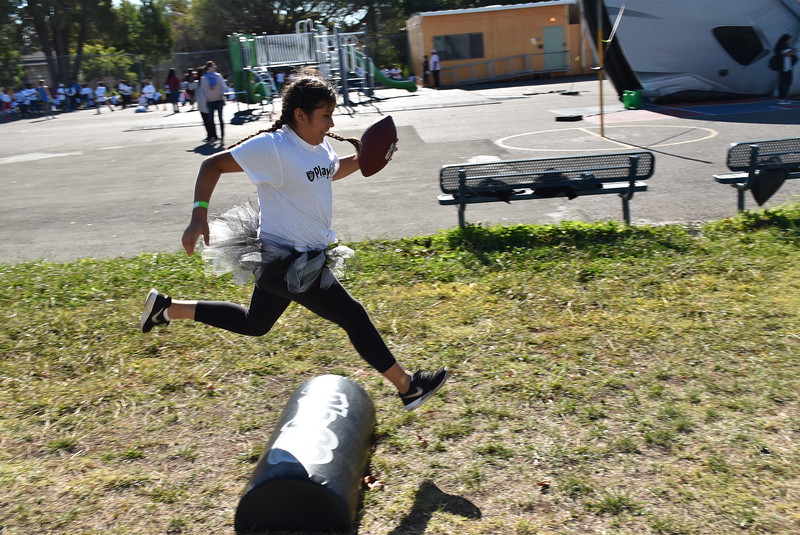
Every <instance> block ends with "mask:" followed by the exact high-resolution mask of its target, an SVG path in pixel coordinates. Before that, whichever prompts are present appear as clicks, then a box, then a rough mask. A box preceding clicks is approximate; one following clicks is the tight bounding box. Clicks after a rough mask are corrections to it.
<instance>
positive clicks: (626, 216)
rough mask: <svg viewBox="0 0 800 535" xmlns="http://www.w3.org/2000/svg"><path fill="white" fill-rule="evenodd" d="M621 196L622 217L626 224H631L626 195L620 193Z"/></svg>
mask: <svg viewBox="0 0 800 535" xmlns="http://www.w3.org/2000/svg"><path fill="white" fill-rule="evenodd" d="M620 197H622V219H624V220H625V224H626V225H630V224H631V208H630V205H629V204H628V196H627V195H620Z"/></svg>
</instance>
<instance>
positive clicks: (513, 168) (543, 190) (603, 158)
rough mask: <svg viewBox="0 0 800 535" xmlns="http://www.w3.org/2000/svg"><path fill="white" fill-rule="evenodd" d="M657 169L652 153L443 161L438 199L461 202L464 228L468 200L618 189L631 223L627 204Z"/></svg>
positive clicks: (600, 192)
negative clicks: (462, 162) (444, 162)
mask: <svg viewBox="0 0 800 535" xmlns="http://www.w3.org/2000/svg"><path fill="white" fill-rule="evenodd" d="M654 168H655V157H654V156H653V153H652V152H648V151H635V152H617V153H608V154H592V155H585V156H568V157H559V158H539V159H529V160H501V161H496V162H483V163H471V164H456V165H445V166H442V168H441V170H440V171H439V186H440V187H441V190H442V194H441V195H439V196H438V200H439V204H440V205H443V206H450V205H455V206H458V224H459V226H461V227H463V226H464V225H465V221H464V212H465V210H466V208H467V205H468V204H473V203H487V202H501V201H502V202H512V201H518V200H526V199H546V198H552V197H564V196H565V197H568V198H570V199H573V198H575V197H578V196H582V195H603V194H611V193H615V194H617V195H619V196H620V198H621V199H622V215H623V218H624V219H625V222H626V223H628V224H630V208H629V206H628V203H629V201H630V200H631V199H632V198H633V194H634V193H635V192H637V191H647V184H646V183H644V182H642V181H643V180H646V179H648V178H650V177H651V176H653V170H654Z"/></svg>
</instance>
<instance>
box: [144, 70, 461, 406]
mask: <svg viewBox="0 0 800 535" xmlns="http://www.w3.org/2000/svg"><path fill="white" fill-rule="evenodd" d="M282 100H283V105H282V110H281V117H280V118H279V119H278V120H277V121H276V122H275V123H274V124H273V125H272V127H271V128H269V129H267V130H262V131H260V132H257V133H256V134H254V135H253V136H250V137H249V138H246V139H244V140H242V141H240V142H239V143H237V144H235V145H233V146H231V147H229V148H228V150H226V151H224V152H221V153H218V154H215V155H213V156H211V157H209V158H207V159H206V160H205V161H204V162H203V163H202V165H201V166H200V171H199V173H198V175H197V181H196V184H195V191H194V200H195V202H194V208H193V210H192V218H191V221H190V223H189V226H188V227H187V228H186V230H185V231H184V233H183V239H182V242H183V247H184V249H186V252H187V253H188V254H189V255H192V254H193V253H194V251H195V246H196V244H197V240H198V239H199V238H200V236H202V237H203V241H204V243H205V245H206V249H205V251H204V256H206V257H212V256H215V257H217V258H216V261H217V262H219V261H220V260H221V259H223V258H231V256H232V254H231V253H232V251H234V250H235V251H236V253H235V254H234V255H233V257H234V258H235V259H236V260H235V261H234V262H233V263H234V264H238V266H233V267H241V266H242V265H247V266H250V267H251V268H252V270H253V273H254V274H255V277H256V283H255V288H254V289H253V294H252V297H251V300H250V305H249V306H248V307H246V308H245V307H243V306H240V305H237V304H233V303H228V302H219V301H178V300H173V299H172V298H170V297H169V296H167V295H164V294H162V293H160V292H158V291H156V290H155V289H153V290H150V293H149V294H148V296H147V299H146V301H145V305H144V311H143V313H142V317H141V321H140V328H141V330H142V332H145V333H147V332H150V330H151V329H152V328H153V327H154V326H155V325H166V324H168V323H169V322H170V321H172V320H178V319H188V320H194V321H199V322H201V323H205V324H207V325H211V326H214V327H219V328H222V329H225V330H228V331H232V332H236V333H240V334H243V335H248V336H262V335H264V334H266V333H268V332H269V331H270V329H271V328H272V326H273V325H274V324H275V322H276V321H277V320H278V318H279V317H280V316H281V314H283V312H284V310H286V308H287V307H288V306H289V304H290V303H291V302H292V301H295V302H297V303H299V304H301V305H303V306H304V307H306V308H307V309H309V310H311V311H312V312H314V313H315V314H318V315H319V316H320V317H322V318H325V319H327V320H330V321H332V322H334V323H336V324H337V325H339V326H340V327H342V328H343V329H344V330H345V331H346V332H347V334H348V336H349V338H350V341H351V342H352V344H353V346H354V347H355V349H356V350H357V351H358V353H359V355H361V357H362V358H363V359H364V360H365V361H366V362H367V363H368V364H370V365H371V366H372V367H373V368H375V369H376V370H377V371H378V372H380V373H381V374H383V376H384V377H385V378H386V379H387V380H389V381H390V382H391V383H392V384H393V385H394V386H395V388H397V392H398V395H399V396H400V399H401V400H402V402H403V404H404V405H405V408H406V410H409V411H410V410H414V409H416V408H417V407H419V406H420V405H421V404H422V403H423V402H424V401H425V400H426V399H428V398H429V397H430V396H431V395H433V394H434V393H435V392H436V391H437V390H439V388H441V387H442V385H444V383H445V381H446V380H447V375H448V371H447V369H446V368H440V369H439V370H437V371H435V372H420V371H418V372H416V373H414V374H411V373H409V372H408V371H406V370H405V369H404V368H403V367H402V366H401V365H400V363H399V362H397V360H396V359H395V357H394V356H393V355H392V353H391V351H390V350H389V348H388V347H387V346H386V343H385V342H384V341H383V339H382V338H381V336H380V334H379V333H378V330H377V329H376V328H375V326H374V325H373V323H372V321H371V319H370V318H369V315H368V314H367V312H366V310H365V309H364V307H363V306H362V305H361V304H360V303H359V302H358V301H356V300H355V299H354V298H353V297H352V296H351V295H350V294H349V293H348V292H347V290H345V289H344V287H343V286H342V285H341V284H340V283H339V281H338V280H337V279H336V276H335V275H334V273H333V271H331V269H330V268H329V266H328V265H327V259H328V258H327V256H326V252H325V251H326V249H327V248H328V245H329V244H330V243H333V242H335V233H334V232H333V230H331V222H332V197H333V194H332V193H333V192H332V187H331V183H332V181H334V180H339V179H341V178H344V177H346V176H348V175H350V174H351V173H353V172H355V171H357V170H358V169H359V162H358V156H359V152H360V150H361V144H360V142H359V140H357V139H353V138H350V139H344V138H342V137H341V136H338V135H337V134H334V133H332V132H330V131H329V130H330V129H331V128H332V127H333V126H334V123H333V112H334V110H335V108H336V90H335V89H334V88H333V87H332V86H331V85H330V84H328V83H327V82H325V81H324V80H323V79H322V78H321V76H320V75H319V73H317V72H316V71H306V72H304V73H303V74H302V75H301V76H299V77H298V78H297V79H295V80H294V81H293V82H292V83H291V84H290V85H288V86H286V88H284V91H283V95H282ZM326 136H330V137H332V138H334V139H338V140H341V141H349V142H350V143H352V144H353V145H354V146H355V148H356V154H355V155H352V156H347V157H344V158H341V159H340V158H339V157H338V155H337V154H336V153H335V152H334V150H333V148H332V146H331V145H330V143H329V142H328V140H327V139H326ZM242 171H243V172H245V173H246V174H247V176H248V177H249V178H250V179H251V180H252V181H253V183H255V185H256V189H257V192H258V203H259V209H260V218H259V219H260V221H259V223H258V224H257V225H256V223H255V222H254V224H253V226H254V227H255V226H257V227H258V229H257V231H256V230H255V229H254V230H253V232H252V237H253V239H252V240H250V241H252V242H254V243H255V247H253V248H247V247H244V248H243V249H241V247H240V245H241V244H242V243H244V242H247V241H248V240H247V238H246V237H244V236H242V234H243V233H242V232H241V231H240V232H238V237H233V238H231V239H225V240H222V242H223V243H220V244H218V243H215V242H216V236H211V235H210V231H209V223H208V203H209V201H210V199H211V195H212V193H213V191H214V188H215V186H216V184H217V182H218V181H219V179H220V176H221V175H222V174H223V173H235V172H242ZM234 212H235V210H232V211H231V212H229V213H228V214H233V213H234ZM223 217H224V216H223ZM229 219H231V221H229V223H231V226H234V227H235V226H237V224H238V223H240V222H241V218H238V219H237V217H236V215H230V216H229ZM234 220H235V221H234ZM237 221H238V223H237ZM214 229H215V232H216V229H217V227H216V226H215V227H214ZM234 234H237V232H236V231H234ZM244 234H247V232H246V231H245V232H244ZM212 240H214V241H212ZM225 242H226V243H228V244H231V243H235V244H237V245H236V246H234V247H227V246H226V245H225Z"/></svg>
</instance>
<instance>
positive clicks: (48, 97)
mask: <svg viewBox="0 0 800 535" xmlns="http://www.w3.org/2000/svg"><path fill="white" fill-rule="evenodd" d="M36 96H37V97H38V99H39V102H41V103H42V111H43V112H44V114H45V115H47V116H48V117H49V116H50V115H52V114H53V102H52V101H53V95H52V94H51V93H50V88H49V87H48V86H47V83H45V81H44V80H39V87H37V88H36Z"/></svg>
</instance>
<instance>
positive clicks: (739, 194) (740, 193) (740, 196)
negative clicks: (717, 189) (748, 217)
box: [736, 188, 744, 212]
mask: <svg viewBox="0 0 800 535" xmlns="http://www.w3.org/2000/svg"><path fill="white" fill-rule="evenodd" d="M736 207H737V208H738V209H739V211H740V212H744V190H743V189H739V188H736Z"/></svg>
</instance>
